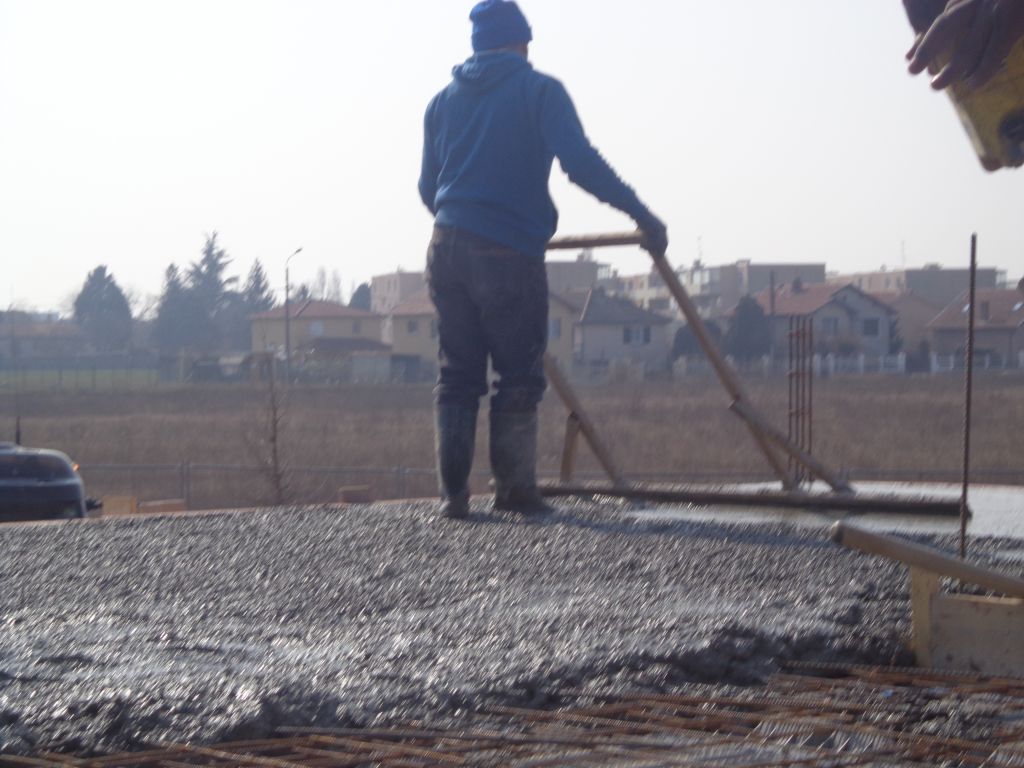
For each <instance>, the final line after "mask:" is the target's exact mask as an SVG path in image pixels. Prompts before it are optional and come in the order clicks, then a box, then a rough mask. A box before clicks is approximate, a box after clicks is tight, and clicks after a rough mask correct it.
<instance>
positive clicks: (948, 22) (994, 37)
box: [907, 0, 1024, 90]
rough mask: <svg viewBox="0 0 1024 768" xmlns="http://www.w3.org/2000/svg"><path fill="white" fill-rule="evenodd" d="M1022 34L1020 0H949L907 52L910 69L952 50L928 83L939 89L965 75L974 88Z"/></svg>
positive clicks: (988, 76)
mask: <svg viewBox="0 0 1024 768" xmlns="http://www.w3.org/2000/svg"><path fill="white" fill-rule="evenodd" d="M907 7H908V9H910V10H916V8H912V7H911V5H908V6H907ZM912 17H913V14H912ZM922 20H923V19H922ZM1021 36H1024V2H1022V1H1021V0H948V2H947V4H946V8H945V10H944V11H943V12H942V13H941V14H939V16H938V17H937V18H936V19H935V20H934V21H933V23H932V24H931V25H930V26H929V27H928V28H927V29H926V30H925V31H924V32H922V33H920V34H919V35H918V36H917V40H916V41H915V42H914V47H913V48H911V49H910V51H909V52H908V53H907V59H909V61H910V72H911V74H914V75H916V74H919V73H921V72H923V71H924V70H925V69H926V68H927V67H928V65H929V64H930V63H931V62H932V61H933V60H934V59H935V57H937V56H939V55H940V54H942V53H943V52H945V51H952V58H951V59H950V60H949V62H948V63H947V64H946V66H944V67H943V68H942V71H941V72H939V73H938V74H937V75H936V76H935V77H934V78H932V87H933V88H935V89H937V90H941V89H943V88H945V87H947V86H949V85H952V84H953V83H955V82H957V81H958V80H964V81H966V82H967V84H968V85H969V86H971V87H973V88H977V87H980V86H982V85H984V84H985V83H986V82H988V81H989V80H990V79H992V76H993V75H995V74H996V72H998V71H999V69H1000V68H1001V67H1002V65H1003V62H1004V61H1006V57H1007V55H1008V54H1009V53H1010V51H1011V50H1012V49H1013V46H1014V45H1015V44H1016V43H1017V41H1018V40H1020V38H1021Z"/></svg>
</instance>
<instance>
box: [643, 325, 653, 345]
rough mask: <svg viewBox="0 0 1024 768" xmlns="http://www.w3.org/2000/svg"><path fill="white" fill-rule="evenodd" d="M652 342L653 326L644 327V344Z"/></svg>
mask: <svg viewBox="0 0 1024 768" xmlns="http://www.w3.org/2000/svg"><path fill="white" fill-rule="evenodd" d="M650 343H651V326H649V325H648V326H647V327H646V328H644V344H650Z"/></svg>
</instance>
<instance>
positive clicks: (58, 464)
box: [0, 443, 99, 522]
mask: <svg viewBox="0 0 1024 768" xmlns="http://www.w3.org/2000/svg"><path fill="white" fill-rule="evenodd" d="M98 506H99V505H98V504H96V502H93V501H91V500H89V499H87V498H86V496H85V486H84V484H83V483H82V478H81V477H79V475H78V470H77V467H76V466H75V465H74V464H72V463H71V459H69V458H68V457H67V456H65V455H64V454H63V453H61V452H60V451H49V450H43V449H39V448H23V447H22V446H20V445H14V444H13V443H0V522H10V521H14V520H52V519H72V518H76V517H85V514H86V512H88V511H89V510H91V509H95V508H97V507H98Z"/></svg>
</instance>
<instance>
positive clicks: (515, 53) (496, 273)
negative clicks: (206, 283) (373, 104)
mask: <svg viewBox="0 0 1024 768" xmlns="http://www.w3.org/2000/svg"><path fill="white" fill-rule="evenodd" d="M470 20H471V21H472V23H473V37H472V43H473V51H474V54H473V56H471V57H470V58H469V59H468V60H467V61H466V62H465V63H464V64H462V65H460V66H457V67H455V69H454V71H453V75H454V79H453V80H452V82H451V84H449V85H448V87H446V88H445V89H444V90H443V91H441V92H440V93H439V94H438V95H437V96H435V97H434V99H433V100H432V101H431V102H430V105H429V106H428V107H427V113H426V118H425V121H424V134H425V135H424V143H423V168H422V174H421V176H420V182H419V190H420V196H421V197H422V198H423V202H424V204H425V205H426V206H427V208H428V209H429V210H430V212H431V213H432V214H434V217H435V226H434V235H433V237H432V238H431V242H430V247H429V250H428V253H427V282H428V285H429V287H430V295H431V298H432V300H433V302H434V305H435V306H436V308H437V313H438V321H439V327H438V330H439V336H440V364H441V371H440V376H439V380H438V385H437V389H436V409H435V416H436V450H437V468H438V478H439V482H440V487H441V496H442V499H443V507H442V512H443V514H444V515H446V516H447V517H451V518H463V517H465V516H466V515H467V514H468V512H469V485H468V481H469V473H470V469H471V468H472V463H473V453H474V441H475V436H476V420H477V411H478V408H479V403H480V398H481V397H483V396H484V395H485V394H487V391H488V386H487V364H488V359H490V362H491V364H492V366H493V368H494V371H495V373H496V374H497V376H498V381H497V383H496V385H495V394H494V396H493V397H492V398H491V410H490V422H491V423H490V426H491V431H490V459H491V470H492V472H493V473H494V482H495V507H496V509H499V510H503V511H512V512H519V513H522V514H537V513H543V512H547V511H550V508H549V507H548V506H547V505H546V504H545V503H544V500H543V499H542V498H541V495H540V493H539V492H538V490H537V482H536V454H537V406H538V404H539V403H540V401H541V398H542V397H543V394H544V389H545V386H546V383H545V379H544V353H545V350H546V347H547V329H548V288H547V273H546V272H545V268H544V253H545V250H546V247H547V243H548V240H550V239H551V236H552V235H554V233H555V230H556V228H557V224H558V212H557V211H556V210H555V206H554V203H553V202H552V200H551V195H550V193H549V191H548V180H549V177H550V175H551V166H552V163H553V161H554V159H555V158H556V157H557V158H558V160H559V162H560V163H561V166H562V169H563V170H564V171H565V172H566V173H567V174H568V176H569V178H570V179H571V180H572V181H573V182H574V183H576V184H578V185H579V186H580V187H582V188H583V189H585V190H586V191H588V192H590V193H591V194H592V195H594V196H595V197H597V198H598V199H599V200H601V201H602V202H605V203H608V204H609V205H612V206H614V207H615V208H617V209H619V210H620V211H623V212H625V213H626V214H628V215H629V216H631V217H632V218H633V219H634V221H636V223H637V226H638V227H639V229H640V230H641V231H642V232H643V233H644V235H645V241H646V246H645V247H646V248H647V249H648V250H649V251H650V252H651V253H652V254H653V255H655V256H658V257H660V256H662V255H664V253H665V249H666V248H667V246H668V237H667V233H666V229H665V225H664V224H662V222H661V221H660V220H659V219H658V218H657V217H656V216H655V215H654V214H653V213H651V212H650V211H649V210H648V209H647V207H646V206H645V205H644V204H643V203H641V202H640V200H639V198H638V197H637V195H636V193H635V192H634V191H633V190H632V189H631V188H630V187H629V186H627V185H626V184H625V183H623V181H622V180H621V179H620V178H619V177H618V176H617V175H616V174H615V172H614V171H613V170H612V169H611V167H609V165H608V163H606V162H605V160H604V159H603V158H602V157H601V155H600V154H599V153H598V152H597V150H596V149H594V147H593V146H591V144H590V142H589V141H588V140H587V137H586V135H585V134H584V132H583V127H582V125H581V124H580V120H579V117H578V116H577V114H576V109H575V107H574V106H573V103H572V100H571V99H570V98H569V94H568V93H567V92H566V90H565V88H564V87H563V86H562V84H561V83H560V82H558V81H557V80H555V79H554V78H551V77H548V76H547V75H543V74H540V73H539V72H536V71H535V70H534V69H533V68H532V67H531V66H530V64H529V62H528V60H527V58H528V46H529V43H530V41H531V40H532V39H533V35H532V32H531V29H530V25H529V24H528V23H527V21H526V17H525V16H524V15H523V13H522V11H521V10H520V9H519V6H518V5H517V4H516V3H515V2H511V1H509V0H484V2H481V3H478V4H477V5H476V6H475V7H474V8H473V10H472V12H471V14H470Z"/></svg>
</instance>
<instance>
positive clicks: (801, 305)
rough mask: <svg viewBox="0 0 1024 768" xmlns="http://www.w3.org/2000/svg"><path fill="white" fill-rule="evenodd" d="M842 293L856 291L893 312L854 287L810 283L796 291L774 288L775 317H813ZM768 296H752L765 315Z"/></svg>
mask: <svg viewBox="0 0 1024 768" xmlns="http://www.w3.org/2000/svg"><path fill="white" fill-rule="evenodd" d="M843 291H856V292H857V293H859V294H860V295H861V296H863V297H864V298H866V299H868V300H869V301H873V302H874V303H876V304H878V305H879V306H881V307H883V308H884V309H887V310H889V311H890V312H893V311H894V310H893V309H892V308H891V307H890V306H889V304H888V303H886V302H885V301H883V300H881V299H879V298H878V297H876V296H874V295H872V294H869V293H865V292H864V291H862V290H860V289H859V288H857V287H856V286H855V285H851V284H846V285H837V284H836V283H810V284H807V285H801V286H800V288H799V289H797V290H794V288H793V286H792V285H791V284H787V285H783V286H782V287H780V288H776V289H775V315H776V316H781V317H806V316H807V315H813V314H814V313H815V312H817V311H818V310H819V309H821V308H822V307H824V306H826V305H827V304H829V303H831V302H832V301H833V300H834V299H835V297H836V294H839V293H842V292H843ZM770 294H771V292H770V291H768V290H765V291H761V292H760V293H758V294H756V295H755V296H754V299H755V300H756V301H757V303H758V304H760V305H761V309H763V310H764V312H765V314H768V313H769V312H771V309H772V306H771V298H770Z"/></svg>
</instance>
